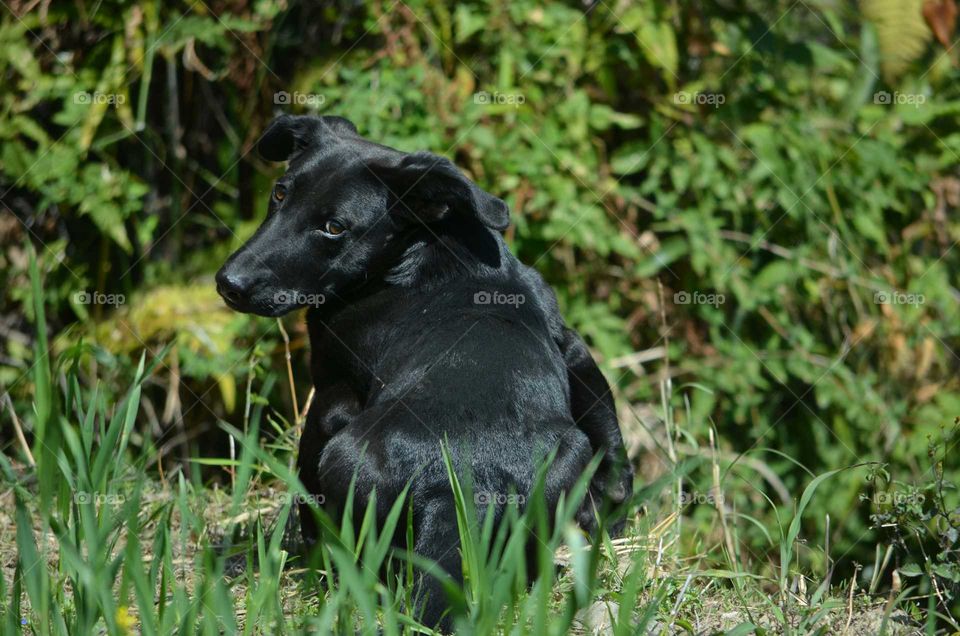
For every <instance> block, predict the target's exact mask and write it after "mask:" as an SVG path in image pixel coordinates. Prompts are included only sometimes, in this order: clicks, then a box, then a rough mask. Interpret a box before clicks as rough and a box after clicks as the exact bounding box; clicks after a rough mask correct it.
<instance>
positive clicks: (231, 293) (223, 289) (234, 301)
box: [217, 270, 247, 305]
mask: <svg viewBox="0 0 960 636" xmlns="http://www.w3.org/2000/svg"><path fill="white" fill-rule="evenodd" d="M246 287H247V285H246V281H245V280H244V279H243V278H241V277H240V276H237V275H236V274H228V273H227V272H225V271H224V270H220V271H219V272H217V293H218V294H220V295H221V296H223V299H224V300H226V301H227V302H228V303H230V304H231V305H238V304H240V303H241V302H242V301H243V299H244V297H245V296H246Z"/></svg>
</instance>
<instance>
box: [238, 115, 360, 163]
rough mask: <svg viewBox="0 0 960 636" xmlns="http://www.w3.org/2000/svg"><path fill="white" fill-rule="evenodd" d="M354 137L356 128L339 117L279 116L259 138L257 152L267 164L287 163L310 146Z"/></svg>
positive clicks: (348, 121)
mask: <svg viewBox="0 0 960 636" xmlns="http://www.w3.org/2000/svg"><path fill="white" fill-rule="evenodd" d="M356 133H357V127H356V126H354V125H353V123H352V122H351V121H350V120H348V119H344V118H343V117H332V116H325V117H316V116H314V115H299V116H296V115H280V116H279V117H277V118H276V119H274V120H273V121H272V122H270V125H269V126H268V127H267V130H266V131H265V132H264V133H263V136H262V137H260V141H258V142H257V152H258V153H259V154H260V156H261V157H263V158H264V159H267V160H269V161H287V160H288V159H290V158H292V157H293V156H294V155H296V154H297V153H298V152H300V151H302V150H303V149H304V148H307V147H308V146H310V145H312V144H315V143H322V142H324V141H326V140H327V139H329V138H332V137H341V136H345V135H355V134H356Z"/></svg>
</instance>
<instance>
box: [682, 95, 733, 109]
mask: <svg viewBox="0 0 960 636" xmlns="http://www.w3.org/2000/svg"><path fill="white" fill-rule="evenodd" d="M726 101H727V96H726V95H724V94H723V93H701V92H699V91H693V92H691V91H677V92H676V93H674V94H673V103H674V104H677V105H680V106H689V105H693V106H711V107H713V108H720V107H721V106H723V105H724V104H725V103H726Z"/></svg>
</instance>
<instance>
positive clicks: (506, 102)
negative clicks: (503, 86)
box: [473, 91, 527, 108]
mask: <svg viewBox="0 0 960 636" xmlns="http://www.w3.org/2000/svg"><path fill="white" fill-rule="evenodd" d="M526 102H527V98H526V96H525V95H524V94H523V93H501V92H500V91H493V92H492V93H489V92H487V91H480V92H477V93H474V94H473V103H474V104H476V105H478V106H513V107H514V108H520V106H522V105H523V104H525V103H526Z"/></svg>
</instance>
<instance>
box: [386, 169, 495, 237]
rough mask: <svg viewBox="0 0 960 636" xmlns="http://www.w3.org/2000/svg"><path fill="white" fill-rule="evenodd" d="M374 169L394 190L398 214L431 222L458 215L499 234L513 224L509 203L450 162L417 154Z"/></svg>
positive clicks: (395, 208)
mask: <svg viewBox="0 0 960 636" xmlns="http://www.w3.org/2000/svg"><path fill="white" fill-rule="evenodd" d="M370 168H371V170H373V172H374V174H376V175H377V176H378V177H379V178H380V179H381V180H382V181H383V182H384V183H386V184H387V187H389V188H390V191H391V194H392V195H393V196H392V198H393V199H394V201H393V208H394V210H395V212H396V213H397V214H400V215H403V216H407V217H409V218H410V219H411V220H414V221H420V222H425V223H429V222H431V221H437V220H440V219H441V218H444V217H445V216H447V215H448V214H450V213H457V214H463V215H468V216H471V217H473V218H476V219H477V220H479V221H480V222H481V223H483V224H484V225H486V226H487V227H489V228H491V229H494V230H497V231H498V232H502V231H503V230H505V229H507V226H508V225H510V209H509V208H508V207H507V204H506V203H504V202H503V201H501V200H500V199H498V198H497V197H495V196H493V195H492V194H490V193H489V192H486V191H484V190H482V189H481V188H480V187H479V186H478V185H477V184H475V183H474V182H473V181H471V180H470V179H468V178H467V177H466V176H464V174H463V173H462V172H460V170H459V168H457V167H456V166H455V165H454V164H453V162H451V161H450V160H449V159H446V158H444V157H440V156H437V155H434V154H431V153H429V152H417V153H413V154H410V155H405V156H404V157H403V158H402V159H401V160H400V161H399V162H397V163H395V164H390V165H384V164H379V165H371V166H370Z"/></svg>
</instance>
